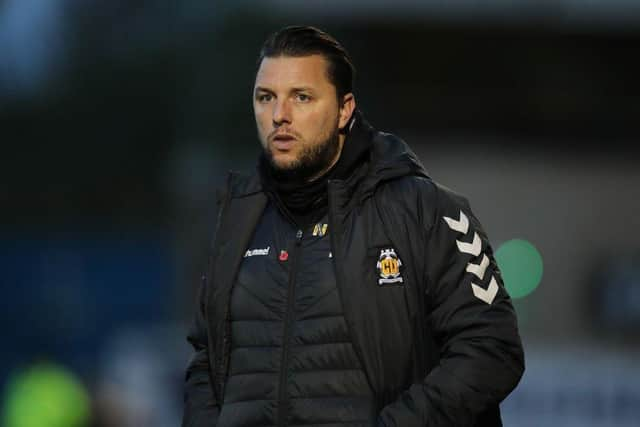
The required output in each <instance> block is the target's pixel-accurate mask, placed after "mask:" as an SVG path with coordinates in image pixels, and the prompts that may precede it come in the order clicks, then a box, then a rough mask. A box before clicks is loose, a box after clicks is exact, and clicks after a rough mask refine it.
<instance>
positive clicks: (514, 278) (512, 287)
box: [495, 239, 543, 298]
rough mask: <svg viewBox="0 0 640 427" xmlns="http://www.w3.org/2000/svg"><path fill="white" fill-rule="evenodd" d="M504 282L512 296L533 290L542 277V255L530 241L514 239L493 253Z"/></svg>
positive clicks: (525, 294)
mask: <svg viewBox="0 0 640 427" xmlns="http://www.w3.org/2000/svg"><path fill="white" fill-rule="evenodd" d="M495 257H496V262H497V263H498V267H499V268H500V271H501V272H502V278H503V280H504V284H505V286H506V288H507V291H508V292H509V295H511V297H512V298H523V297H526V296H527V295H529V294H530V293H531V292H533V291H534V290H535V289H536V288H537V287H538V285H539V284H540V280H541V279H542V270H543V263H542V256H541V255H540V252H538V250H537V249H536V247H535V246H533V245H532V244H531V243H529V242H527V241H526V240H521V239H514V240H509V241H508V242H505V243H503V244H502V245H501V246H500V247H499V248H498V250H497V251H496V254H495Z"/></svg>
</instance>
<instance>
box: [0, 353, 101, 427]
mask: <svg viewBox="0 0 640 427" xmlns="http://www.w3.org/2000/svg"><path fill="white" fill-rule="evenodd" d="M89 399H90V398H89V395H88V393H87V391H86V389H85V388H84V386H83V385H82V384H81V382H80V381H79V380H78V379H77V378H76V377H75V376H74V375H73V374H72V373H71V372H69V371H67V370H65V369H63V368H62V367H59V366H56V365H53V364H50V363H42V364H38V365H35V366H32V367H31V368H29V369H27V370H26V371H23V372H20V373H18V374H16V375H14V376H13V378H11V380H10V381H9V383H8V384H7V389H6V395H5V402H4V411H3V412H4V415H3V418H4V419H3V423H2V426H3V427H43V426H47V427H84V426H86V425H87V424H88V421H89V416H90V409H89V408H90V400H89Z"/></svg>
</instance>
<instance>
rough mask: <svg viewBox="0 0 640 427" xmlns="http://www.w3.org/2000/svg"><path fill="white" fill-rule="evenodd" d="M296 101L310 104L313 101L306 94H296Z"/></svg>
mask: <svg viewBox="0 0 640 427" xmlns="http://www.w3.org/2000/svg"><path fill="white" fill-rule="evenodd" d="M296 101H299V102H309V101H311V97H310V96H309V95H307V94H306V93H297V94H296Z"/></svg>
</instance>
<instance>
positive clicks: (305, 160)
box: [264, 128, 340, 183]
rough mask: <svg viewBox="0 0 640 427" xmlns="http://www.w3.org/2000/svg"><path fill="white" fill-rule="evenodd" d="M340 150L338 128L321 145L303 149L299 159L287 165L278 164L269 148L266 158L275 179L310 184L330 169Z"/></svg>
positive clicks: (265, 151)
mask: <svg viewBox="0 0 640 427" xmlns="http://www.w3.org/2000/svg"><path fill="white" fill-rule="evenodd" d="M339 149H340V143H339V131H338V129H337V128H336V129H335V130H334V131H333V132H332V133H331V135H329V136H328V137H327V138H325V140H324V141H322V142H321V143H319V144H313V145H312V146H307V147H303V149H302V151H301V152H300V155H299V156H298V158H297V159H295V160H293V161H292V162H289V163H288V164H286V165H279V164H277V163H276V161H275V159H274V157H273V152H272V151H271V150H270V149H269V147H268V146H267V147H266V148H265V150H264V153H265V156H266V158H267V160H268V161H269V165H270V166H271V172H272V175H273V177H274V178H275V179H276V180H278V181H295V182H301V183H302V182H308V181H312V180H315V179H316V178H318V177H319V176H320V175H321V174H323V172H325V171H326V170H327V169H329V166H330V164H331V162H332V161H333V160H334V159H335V158H336V156H337V155H338V150H339Z"/></svg>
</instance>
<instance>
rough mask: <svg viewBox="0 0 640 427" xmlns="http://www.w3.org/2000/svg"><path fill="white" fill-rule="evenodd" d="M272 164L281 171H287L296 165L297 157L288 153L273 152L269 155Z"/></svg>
mask: <svg viewBox="0 0 640 427" xmlns="http://www.w3.org/2000/svg"><path fill="white" fill-rule="evenodd" d="M271 159H272V164H273V166H274V167H275V168H277V169H279V170H281V171H289V170H293V169H296V168H297V167H298V159H297V158H296V157H295V156H292V155H289V154H273V153H272V155H271Z"/></svg>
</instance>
